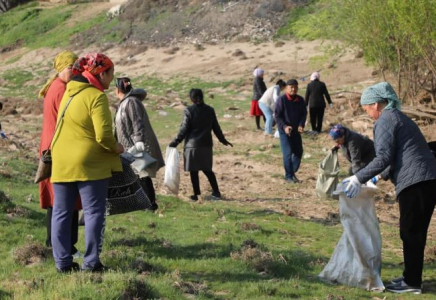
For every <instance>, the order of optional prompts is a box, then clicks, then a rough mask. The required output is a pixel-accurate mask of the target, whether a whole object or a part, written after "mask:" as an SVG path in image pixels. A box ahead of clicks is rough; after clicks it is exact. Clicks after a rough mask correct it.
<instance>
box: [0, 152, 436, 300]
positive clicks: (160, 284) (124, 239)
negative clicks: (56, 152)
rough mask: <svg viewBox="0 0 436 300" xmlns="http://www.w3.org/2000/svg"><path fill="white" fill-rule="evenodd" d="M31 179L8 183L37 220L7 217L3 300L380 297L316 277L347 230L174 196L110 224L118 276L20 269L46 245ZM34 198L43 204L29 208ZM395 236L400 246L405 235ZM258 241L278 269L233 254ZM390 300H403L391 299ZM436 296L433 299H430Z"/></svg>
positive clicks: (110, 261)
mask: <svg viewBox="0 0 436 300" xmlns="http://www.w3.org/2000/svg"><path fill="white" fill-rule="evenodd" d="M2 164H3V165H6V168H10V169H14V170H16V171H17V172H23V171H26V170H34V168H33V167H31V166H30V165H29V162H24V161H23V160H22V159H18V158H17V157H12V158H10V159H2ZM28 173H29V172H28ZM30 178H31V177H30V175H26V174H25V175H23V176H21V177H19V176H14V179H12V180H8V181H5V180H2V181H1V182H0V190H3V191H5V192H6V193H7V194H9V195H10V197H11V198H12V200H13V203H14V204H15V205H17V206H19V207H23V208H25V209H26V210H27V211H29V212H30V213H29V215H28V216H27V217H8V216H6V215H5V214H3V213H1V214H0V225H1V228H2V230H1V235H0V269H1V270H2V271H1V272H0V296H1V297H0V298H2V299H12V298H14V299H28V298H32V299H119V298H120V297H121V296H122V295H126V294H129V293H130V294H132V295H133V296H135V295H136V293H138V296H142V297H144V296H145V295H147V298H145V297H144V298H142V299H149V298H166V299H185V298H187V295H186V294H184V293H183V292H182V291H181V290H180V288H179V287H178V286H180V285H181V286H184V285H186V284H194V285H195V284H197V285H204V286H203V288H202V289H199V290H198V291H197V294H195V299H288V298H302V299H325V298H326V297H327V295H331V296H330V297H338V299H339V297H341V296H343V297H345V299H372V297H373V296H374V294H371V293H368V292H365V291H363V290H360V289H354V288H348V287H344V286H335V285H328V284H325V283H322V282H321V281H319V280H318V279H317V278H316V276H317V274H319V272H320V271H321V270H322V268H323V264H325V263H326V262H327V261H328V259H329V256H330V255H331V253H332V251H333V248H334V247H335V245H336V243H337V241H338V240H339V237H340V235H341V233H342V229H341V225H340V224H338V225H334V226H325V225H322V224H320V223H316V222H311V221H307V220H302V219H298V218H291V217H287V216H284V215H282V214H277V213H274V212H272V211H269V210H263V209H260V208H255V207H237V206H235V205H232V204H231V203H230V202H225V201H221V202H206V203H204V204H197V203H194V204H192V203H186V202H183V201H180V200H178V199H176V198H173V197H167V196H160V197H159V199H160V205H161V208H162V212H161V215H159V214H152V213H150V212H135V213H130V214H125V215H119V216H111V217H108V219H107V227H106V233H105V241H104V243H105V244H104V251H103V253H102V260H103V262H104V263H106V264H107V265H109V266H111V267H112V268H113V271H111V272H108V273H105V274H102V275H99V274H95V275H94V274H82V273H75V274H72V275H58V274H57V273H56V271H55V269H54V262H53V259H52V258H49V259H48V260H47V261H45V262H43V263H40V264H36V265H34V266H31V267H23V266H21V265H19V264H17V263H15V262H14V260H13V257H12V253H13V251H14V250H15V249H17V248H18V247H20V246H23V245H25V244H27V243H29V242H35V241H36V242H39V243H42V242H43V240H44V239H45V226H44V224H45V222H44V217H45V216H44V211H42V210H40V209H39V207H38V203H37V201H36V200H35V199H38V198H37V195H38V192H37V186H36V185H33V184H31V183H30ZM29 195H32V197H33V199H34V200H33V201H30V202H29V201H28V200H27V199H29ZM244 223H247V224H248V223H249V224H256V225H257V228H255V229H253V230H246V229H243V226H242V224H244ZM150 224H152V225H153V226H151V225H150ZM385 230H386V228H383V231H385ZM391 231H392V230H388V231H387V232H388V233H390V232H391ZM83 238H84V237H83V229H81V230H80V238H79V241H81V242H79V243H78V247H79V250H80V251H82V252H83V251H84V245H83ZM384 238H385V239H386V237H384ZM394 238H395V241H396V240H397V237H394ZM248 239H252V240H254V241H255V242H256V243H258V244H259V247H260V249H261V250H262V251H264V252H270V253H271V255H272V261H270V262H269V263H268V264H267V271H266V272H259V270H258V269H257V266H256V265H255V264H252V263H245V262H243V261H241V260H234V259H232V257H231V253H232V252H236V251H239V250H240V249H241V245H242V243H243V242H244V241H246V240H248ZM388 239H389V240H391V239H392V237H388ZM396 245H397V246H398V243H396ZM387 256H389V258H386V257H387ZM138 259H140V260H142V261H144V262H146V263H148V264H149V265H151V266H152V268H153V271H152V272H151V273H144V274H140V273H138V272H137V271H135V270H134V267H135V266H137V264H136V265H135V262H136V261H137V260H138ZM397 262H398V257H397V256H396V255H393V253H388V255H386V254H385V259H384V269H383V272H384V276H385V277H386V276H387V277H390V276H396V275H398V274H400V273H401V268H402V266H400V265H398V264H397ZM432 266H433V264H432V265H430V268H431V267H432ZM428 269H429V268H427V272H430V271H429V270H428ZM130 294H129V295H130ZM133 296H132V297H133ZM383 296H386V297H387V298H386V299H395V297H394V296H393V295H391V294H385V295H383ZM431 298H432V295H423V296H421V297H420V299H431ZM330 299H335V298H330ZM402 299H413V297H412V296H405V297H404V298H402Z"/></svg>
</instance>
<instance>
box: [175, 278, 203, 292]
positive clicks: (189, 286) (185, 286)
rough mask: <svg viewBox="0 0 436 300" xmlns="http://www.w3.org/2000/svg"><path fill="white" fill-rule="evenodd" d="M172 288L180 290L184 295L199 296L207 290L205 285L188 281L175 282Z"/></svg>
mask: <svg viewBox="0 0 436 300" xmlns="http://www.w3.org/2000/svg"><path fill="white" fill-rule="evenodd" d="M174 287H176V288H178V289H180V290H181V291H182V292H183V293H185V294H191V295H201V294H205V293H206V292H207V290H208V286H207V284H206V283H204V282H203V283H199V282H189V281H182V280H180V281H176V282H174Z"/></svg>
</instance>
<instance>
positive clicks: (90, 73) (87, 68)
mask: <svg viewBox="0 0 436 300" xmlns="http://www.w3.org/2000/svg"><path fill="white" fill-rule="evenodd" d="M113 66H114V63H113V62H112V60H110V58H109V57H107V56H106V55H104V54H102V53H88V54H86V55H85V56H83V57H81V58H79V59H78V60H76V62H75V63H74V66H73V74H74V75H82V76H83V77H85V78H86V79H88V81H89V83H90V84H92V85H93V86H95V87H96V88H97V89H99V90H100V91H102V92H103V91H104V87H103V86H102V85H101V83H100V81H99V80H98V79H97V77H95V75H98V74H101V73H103V72H105V71H107V70H109V69H110V68H112V67H113Z"/></svg>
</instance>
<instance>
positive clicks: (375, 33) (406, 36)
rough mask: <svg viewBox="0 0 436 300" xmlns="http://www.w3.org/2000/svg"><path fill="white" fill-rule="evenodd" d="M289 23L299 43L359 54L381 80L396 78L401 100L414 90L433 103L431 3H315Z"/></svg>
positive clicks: (435, 5)
mask: <svg viewBox="0 0 436 300" xmlns="http://www.w3.org/2000/svg"><path fill="white" fill-rule="evenodd" d="M314 5H315V6H316V9H314V11H315V13H313V14H310V15H308V16H307V17H306V18H300V19H299V20H298V21H296V22H295V25H294V29H293V33H294V34H295V35H296V36H297V37H300V38H312V39H313V38H324V39H335V40H340V41H342V42H343V43H344V45H345V46H354V47H357V48H360V49H362V50H363V52H364V58H365V59H366V61H367V62H368V63H369V64H371V65H374V66H377V67H378V68H379V69H380V70H381V71H382V73H383V75H385V73H386V72H391V73H392V74H394V75H396V78H397V86H398V91H399V94H400V96H401V97H406V96H414V95H416V94H417V93H418V92H419V90H422V89H424V90H426V91H428V92H430V93H431V95H432V100H433V102H434V101H435V97H436V79H435V76H436V55H435V50H436V32H435V31H434V28H436V1H435V0H418V1H416V0H320V1H318V2H316V3H315V4H314Z"/></svg>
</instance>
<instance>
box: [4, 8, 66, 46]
mask: <svg viewBox="0 0 436 300" xmlns="http://www.w3.org/2000/svg"><path fill="white" fill-rule="evenodd" d="M70 15H71V9H66V8H65V6H61V7H59V8H55V9H41V8H37V7H35V4H34V3H30V4H28V5H23V6H19V7H17V8H15V9H13V10H10V11H8V12H6V13H4V14H2V17H1V18H0V47H1V46H7V45H13V44H15V43H18V42H20V43H23V45H26V46H27V45H29V44H33V43H35V42H36V41H37V40H39V39H42V38H43V35H44V34H45V33H47V32H48V31H50V30H52V29H54V28H56V27H57V26H59V25H61V24H62V23H63V22H64V21H65V20H66V19H68V18H69V17H70Z"/></svg>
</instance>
